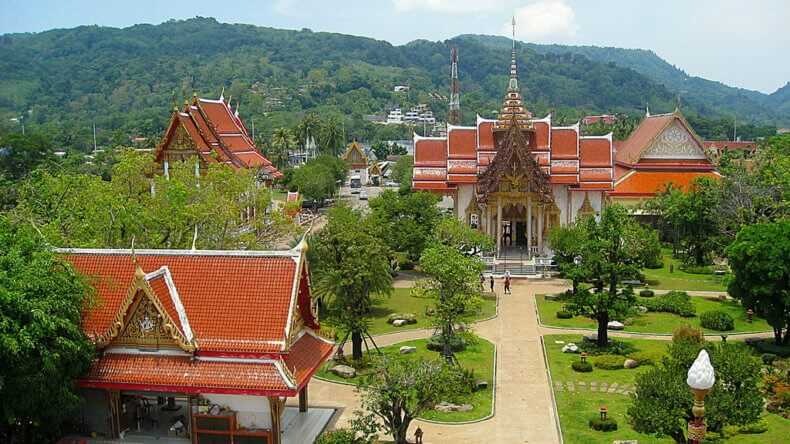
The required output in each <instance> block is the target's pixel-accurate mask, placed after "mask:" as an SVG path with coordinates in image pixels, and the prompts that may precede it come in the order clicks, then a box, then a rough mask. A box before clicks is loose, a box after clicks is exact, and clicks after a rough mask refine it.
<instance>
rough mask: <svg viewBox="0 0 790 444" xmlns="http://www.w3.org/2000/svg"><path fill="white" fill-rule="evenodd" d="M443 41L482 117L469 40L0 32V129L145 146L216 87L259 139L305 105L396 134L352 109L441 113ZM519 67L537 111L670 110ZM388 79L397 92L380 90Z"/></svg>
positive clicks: (475, 46)
mask: <svg viewBox="0 0 790 444" xmlns="http://www.w3.org/2000/svg"><path fill="white" fill-rule="evenodd" d="M483 40H485V39H483ZM450 46H457V47H458V48H459V52H460V71H461V74H460V75H461V92H462V96H461V104H462V110H463V118H464V122H465V123H471V122H473V121H474V116H475V113H480V114H481V115H488V116H490V115H491V114H492V113H493V112H494V110H496V109H498V108H499V106H500V103H501V97H502V95H503V93H504V89H505V86H506V83H507V76H508V65H509V59H510V51H509V47H508V48H507V49H504V50H492V48H491V45H490V42H486V41H482V40H480V39H474V38H464V37H459V38H456V39H453V40H451V41H447V42H428V41H414V42H411V43H409V44H407V45H403V46H393V45H391V44H389V43H387V42H383V41H377V40H373V39H369V38H364V37H355V36H349V35H341V34H332V33H318V32H311V31H310V30H302V31H291V30H278V29H272V28H264V27H257V26H251V25H231V24H223V23H218V22H217V21H215V20H214V19H210V18H195V19H190V20H184V21H169V22H166V23H162V24H160V25H136V26H132V27H128V28H123V29H117V28H107V27H97V26H83V27H78V28H73V29H58V30H52V31H46V32H42V33H36V34H8V35H3V36H0V131H3V130H5V131H13V130H14V129H15V127H17V126H18V120H19V119H20V117H21V119H22V122H23V123H24V124H25V126H26V127H27V128H28V129H29V130H43V131H45V132H46V133H47V134H49V135H51V136H52V137H53V138H54V139H55V143H56V144H57V145H59V146H64V147H74V148H80V149H88V148H89V147H92V124H93V123H95V124H96V127H97V132H98V139H99V144H100V145H115V144H128V143H129V140H130V139H129V138H130V137H140V136H142V137H149V138H150V141H149V142H148V143H149V144H150V143H151V141H154V140H155V139H156V138H157V137H158V136H159V135H160V134H161V131H162V129H163V127H164V126H165V125H166V123H167V120H168V117H169V112H170V110H171V109H172V108H173V106H174V105H175V104H180V103H183V101H184V100H185V99H187V98H189V97H190V96H191V95H192V94H193V93H197V94H200V95H205V96H208V97H216V96H218V95H219V92H220V90H221V88H223V87H224V88H225V97H226V98H227V97H230V96H232V97H233V101H234V104H235V102H236V100H240V102H241V109H240V113H241V114H242V116H243V117H244V118H245V119H246V120H247V121H248V122H250V121H251V120H253V119H254V120H255V122H256V126H257V128H258V135H259V137H260V138H262V139H263V138H266V137H267V136H268V134H269V133H270V132H271V131H272V130H273V128H275V127H279V126H290V125H293V124H295V123H296V122H297V120H298V119H299V118H301V116H302V115H304V113H305V112H310V111H315V112H317V113H319V114H321V115H329V114H336V115H342V116H344V127H345V130H346V132H347V137H348V138H349V139H351V138H352V137H356V138H359V139H363V140H365V139H369V138H373V137H382V138H387V137H396V136H399V137H402V136H403V135H405V134H406V133H407V130H405V129H402V130H400V131H399V130H396V129H393V128H392V127H387V128H382V127H380V126H376V125H372V124H370V123H367V122H365V120H364V116H366V115H369V114H378V115H383V113H384V112H385V110H386V109H387V108H389V107H394V106H401V107H409V106H412V105H415V104H417V103H429V104H430V105H431V107H432V108H433V110H434V112H435V113H436V114H437V115H438V117H439V118H440V119H441V118H443V117H444V115H445V112H446V95H447V93H446V91H447V89H448V84H449V79H448V72H449V68H448V59H449V48H450ZM519 63H520V75H521V80H522V82H521V83H522V88H523V92H524V94H525V97H526V100H527V105H528V107H529V108H530V109H531V110H533V111H534V112H535V113H536V114H537V115H542V114H544V113H547V112H549V111H552V112H554V114H555V118H557V119H558V120H560V121H565V122H572V121H575V119H577V118H578V117H579V116H581V115H583V114H585V113H588V112H625V113H637V112H642V110H643V109H644V105H645V103H648V102H649V103H650V106H651V110H655V111H656V112H661V111H670V110H671V109H672V108H674V106H675V93H674V92H673V91H672V90H671V88H669V87H667V86H664V85H662V84H661V83H659V82H657V81H655V80H651V79H650V78H649V77H648V76H645V75H643V74H640V73H638V72H636V70H633V69H630V68H625V67H621V66H617V64H614V63H603V62H599V61H595V60H592V59H591V58H589V57H586V56H583V55H580V54H571V53H568V52H565V53H553V52H550V51H545V50H541V49H540V48H537V49H536V48H535V47H530V46H526V45H520V46H519ZM401 84H403V85H409V86H410V87H411V90H410V91H409V92H408V93H407V94H404V93H395V92H393V86H395V85H401ZM441 96H445V97H441ZM684 112H686V113H687V114H689V115H691V116H693V115H694V114H697V113H698V114H700V115H703V116H709V117H717V116H729V115H731V112H732V109H730V108H727V107H721V108H720V107H714V106H710V105H707V104H705V103H697V102H694V101H691V100H689V101H688V102H687V103H686V104H684ZM738 117H739V120H741V119H742V120H748V119H749V118H752V117H756V116H755V115H753V114H749V115H743V116H741V115H739V116H738ZM761 118H762V119H763V121H764V122H769V121H771V118H770V116H762V117H761ZM11 119H16V120H13V121H12V120H11Z"/></svg>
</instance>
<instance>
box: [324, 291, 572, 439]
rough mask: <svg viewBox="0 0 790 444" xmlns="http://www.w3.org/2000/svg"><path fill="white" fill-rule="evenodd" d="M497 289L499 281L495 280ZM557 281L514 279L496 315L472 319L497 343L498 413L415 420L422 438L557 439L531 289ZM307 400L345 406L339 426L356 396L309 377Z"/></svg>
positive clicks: (410, 335) (400, 336)
mask: <svg viewBox="0 0 790 444" xmlns="http://www.w3.org/2000/svg"><path fill="white" fill-rule="evenodd" d="M497 287H498V288H497V290H498V291H500V290H501V286H500V284H499V283H498V284H497ZM563 288H564V286H563V283H562V282H561V281H545V282H543V281H525V280H519V281H514V283H513V294H511V295H504V296H502V297H500V306H499V316H497V317H496V318H494V319H492V320H489V321H485V322H481V323H479V324H476V326H475V332H476V333H477V334H478V335H480V336H482V337H483V338H486V339H488V340H489V341H492V342H494V343H495V344H496V345H497V375H496V378H497V379H496V388H495V390H496V406H495V409H496V415H495V416H494V417H493V418H491V419H489V420H486V421H482V422H478V423H474V424H466V425H439V424H432V423H425V422H421V421H416V422H415V423H413V424H412V430H411V432H410V436H411V434H413V429H415V428H416V426H417V425H418V424H419V426H420V427H421V428H422V429H423V431H424V432H425V443H426V444H434V443H486V444H497V443H502V444H516V443H530V444H533V443H534V444H544V443H545V444H553V443H558V442H559V434H558V431H557V426H556V423H555V420H554V405H553V403H552V398H551V387H550V386H549V381H548V376H547V374H546V373H547V372H546V365H545V361H544V357H543V348H542V347H541V341H540V334H541V332H540V327H539V325H538V320H537V317H536V315H535V294H541V293H549V292H557V291H560V290H562V289H563ZM430 333H431V332H430V330H414V331H407V332H402V333H396V334H390V335H384V336H380V337H378V338H376V342H377V343H378V344H379V345H380V346H384V345H388V344H394V343H397V342H402V341H406V340H410V339H419V338H424V337H427V336H428V335H429V334H430ZM310 402H311V404H312V405H316V406H336V407H341V408H345V410H344V411H343V413H342V415H341V416H340V418H339V419H338V423H337V426H341V427H342V426H344V425H347V424H348V420H349V419H350V418H352V417H353V412H354V410H357V409H359V399H358V398H357V395H356V393H355V392H354V388H353V387H350V386H345V385H339V384H334V383H329V382H324V381H319V380H313V382H311V383H310Z"/></svg>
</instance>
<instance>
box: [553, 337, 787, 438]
mask: <svg viewBox="0 0 790 444" xmlns="http://www.w3.org/2000/svg"><path fill="white" fill-rule="evenodd" d="M617 340H618V341H622V342H625V343H628V344H629V345H631V346H633V347H634V348H636V349H638V350H639V351H643V352H651V353H660V352H663V351H664V350H666V347H667V345H668V344H669V341H651V340H645V339H630V338H629V339H621V338H618V339H617ZM544 341H545V343H546V353H547V358H548V362H549V370H550V372H551V377H552V381H553V382H554V383H555V386H556V383H557V382H561V383H567V382H569V381H584V382H586V383H587V387H589V383H590V382H593V381H595V382H597V383H598V384H600V383H602V382H605V383H607V384H609V385H611V384H612V383H617V384H618V385H619V386H622V385H624V384H625V385H631V386H632V385H633V384H634V380H635V379H636V376H637V375H638V374H639V373H641V372H643V371H646V370H647V369H649V368H650V367H649V366H641V367H638V368H636V369H633V370H626V369H622V370H602V369H599V368H595V369H593V371H592V372H590V373H577V372H575V371H574V370H573V369H571V363H572V362H574V361H577V360H579V355H578V354H574V353H562V350H561V349H562V346H563V344H556V343H555V341H563V342H565V343H567V342H575V343H577V344H578V343H580V342H581V335H547V336H544ZM553 389H554V396H555V398H556V400H557V409H558V412H559V417H560V424H561V426H562V435H563V438H564V440H565V442H567V443H585V444H587V443H590V444H610V443H611V442H612V441H614V440H626V439H635V440H638V441H639V443H640V444H654V443H661V444H663V443H667V444H669V443H672V442H674V441H673V440H671V439H669V438H656V437H653V436H649V435H645V434H642V433H639V432H636V431H635V430H634V429H633V428H632V427H631V425H630V424H629V423H628V420H627V418H626V412H627V410H628V407H629V406H630V404H631V400H630V398H629V397H628V396H625V395H622V394H618V393H601V392H593V391H591V390H589V389H581V390H579V389H577V390H575V391H572V392H571V391H568V390H557V389H556V387H553ZM601 405H605V406H606V407H607V409H608V415H609V417H611V418H614V419H616V420H617V425H618V429H617V431H613V432H598V431H594V430H592V429H591V428H590V427H589V425H588V421H589V420H590V418H593V417H596V416H598V414H599V413H598V409H599V408H600V407H601ZM765 419H766V421H767V422H768V427H769V428H768V431H767V432H765V433H761V434H754V435H748V434H739V435H736V436H733V437H731V438H729V439H727V440H725V441H724V442H726V443H731V444H757V443H765V444H778V443H784V442H787V436H788V433H790V421H788V420H786V419H784V418H782V417H780V416H778V415H774V414H771V413H766V414H765Z"/></svg>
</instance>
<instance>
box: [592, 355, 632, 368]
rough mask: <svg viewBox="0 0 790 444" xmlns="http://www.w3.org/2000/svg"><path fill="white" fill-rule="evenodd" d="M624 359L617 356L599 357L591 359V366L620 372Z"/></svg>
mask: <svg viewBox="0 0 790 444" xmlns="http://www.w3.org/2000/svg"><path fill="white" fill-rule="evenodd" d="M624 362H625V358H624V357H623V356H619V355H600V356H595V357H594V358H593V365H595V366H596V367H598V368H600V369H604V370H620V369H622V368H623V363H624Z"/></svg>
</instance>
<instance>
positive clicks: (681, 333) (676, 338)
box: [672, 324, 705, 344]
mask: <svg viewBox="0 0 790 444" xmlns="http://www.w3.org/2000/svg"><path fill="white" fill-rule="evenodd" d="M704 339H705V337H704V336H703V334H702V330H700V329H698V328H695V327H692V326H690V325H688V324H683V325H681V326H680V327H678V328H676V329H675V331H673V332H672V342H694V343H697V344H702V342H703V341H704Z"/></svg>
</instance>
